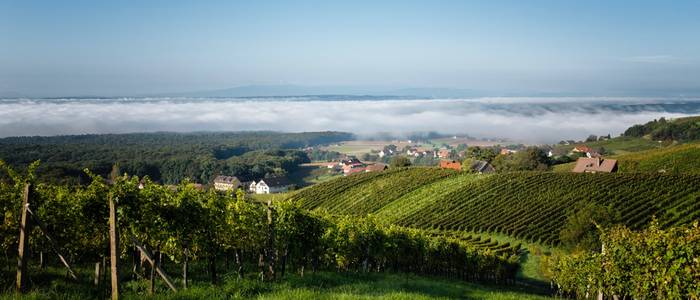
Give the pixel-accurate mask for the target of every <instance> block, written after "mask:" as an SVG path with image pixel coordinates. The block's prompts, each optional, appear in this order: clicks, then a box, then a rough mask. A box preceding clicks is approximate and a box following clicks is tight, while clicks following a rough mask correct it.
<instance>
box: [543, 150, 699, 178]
mask: <svg viewBox="0 0 700 300" xmlns="http://www.w3.org/2000/svg"><path fill="white" fill-rule="evenodd" d="M610 158H614V159H617V160H618V166H619V170H618V171H619V172H659V171H661V170H663V171H666V172H677V173H700V143H697V142H696V143H690V144H681V145H674V146H670V147H664V148H657V149H650V150H644V151H638V152H630V153H625V154H620V155H613V156H610ZM575 164H576V163H568V164H561V165H557V166H554V171H555V172H570V171H571V170H572V169H573V168H574V165H575Z"/></svg>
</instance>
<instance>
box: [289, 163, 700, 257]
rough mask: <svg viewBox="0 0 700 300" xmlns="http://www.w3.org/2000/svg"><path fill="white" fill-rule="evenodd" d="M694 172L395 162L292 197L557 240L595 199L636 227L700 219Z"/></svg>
mask: <svg viewBox="0 0 700 300" xmlns="http://www.w3.org/2000/svg"><path fill="white" fill-rule="evenodd" d="M699 197H700V175H699V174H673V173H666V174H658V173H618V174H572V173H534V172H533V173H508V174H496V175H472V174H465V173H459V172H446V171H445V170H440V169H430V168H414V169H411V168H409V169H400V170H394V171H390V172H384V173H368V174H359V175H353V176H348V177H345V178H340V179H335V180H331V181H328V182H324V183H321V184H318V185H315V186H312V187H310V188H307V189H303V190H301V191H299V192H298V193H296V194H294V195H293V196H292V199H294V200H296V201H301V203H302V205H303V206H304V207H305V208H308V209H317V210H327V211H328V212H330V213H334V214H343V215H365V214H374V215H376V216H378V217H379V218H381V219H382V220H384V221H386V222H389V223H394V224H398V225H403V226H408V227H415V228H425V229H434V228H439V229H453V230H465V231H476V232H483V231H485V232H496V233H503V234H506V235H509V236H513V237H516V238H522V239H527V240H533V241H541V242H544V243H552V244H557V243H558V242H559V232H560V230H561V229H562V228H563V226H564V225H565V223H566V220H567V215H568V214H569V213H571V212H572V210H573V207H575V206H576V204H578V203H596V204H599V205H602V206H607V207H609V208H610V209H611V210H612V211H613V212H615V213H616V214H618V217H619V221H620V222H621V223H624V224H626V225H628V226H630V227H631V228H641V227H643V226H644V225H646V224H647V223H648V222H649V221H650V220H651V219H652V218H653V216H656V217H657V218H658V219H659V221H660V222H661V224H662V225H664V226H671V225H678V224H687V223H690V222H692V221H693V220H697V219H698V218H700V201H698V198H699Z"/></svg>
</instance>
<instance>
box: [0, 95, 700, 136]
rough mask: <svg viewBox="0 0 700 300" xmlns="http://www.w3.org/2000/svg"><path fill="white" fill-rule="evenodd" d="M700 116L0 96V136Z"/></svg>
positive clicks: (579, 101) (588, 126)
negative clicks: (2, 98) (36, 98)
mask: <svg viewBox="0 0 700 300" xmlns="http://www.w3.org/2000/svg"><path fill="white" fill-rule="evenodd" d="M693 114H700V101H697V100H682V101H681V100H673V101H669V100H664V101H661V100H650V99H599V98H595V99H584V98H566V99H552V98H541V99H538V98H502V99H499V98H488V99H464V100H453V99H451V100H420V99H418V100H386V101H382V100H363V101H353V100H342V101H322V100H310V101H309V100H303V99H301V100H300V99H298V98H295V99H293V100H292V99H267V100H260V99H254V100H250V99H247V100H241V99H127V100H123V99H54V100H0V136H1V137H7V136H28V135H65V134H87V133H126V132H152V131H180V132H187V131H240V130H275V131H293V132H299V131H321V130H338V131H348V132H353V133H356V134H360V135H372V134H375V133H380V132H388V133H394V134H401V133H408V132H418V131H437V132H440V133H450V134H451V133H464V134H470V135H472V136H476V137H497V138H508V139H511V140H515V141H523V142H528V143H543V142H556V141H559V140H561V139H582V138H585V137H586V136H588V135H589V134H598V135H600V134H608V133H610V134H612V135H617V134H619V133H621V132H622V131H624V129H626V128H627V127H629V126H631V125H633V124H637V123H644V122H647V121H649V120H652V119H656V118H659V117H667V118H668V117H672V118H673V117H682V116H687V115H693Z"/></svg>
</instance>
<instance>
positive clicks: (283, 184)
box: [255, 177, 291, 194]
mask: <svg viewBox="0 0 700 300" xmlns="http://www.w3.org/2000/svg"><path fill="white" fill-rule="evenodd" d="M289 186H291V183H289V180H287V178H286V177H270V178H264V179H260V181H258V182H257V183H255V193H256V194H272V193H283V192H286V191H287V190H289Z"/></svg>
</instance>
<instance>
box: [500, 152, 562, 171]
mask: <svg viewBox="0 0 700 300" xmlns="http://www.w3.org/2000/svg"><path fill="white" fill-rule="evenodd" d="M491 164H493V167H494V168H496V170H497V171H499V172H513V171H544V170H547V169H548V168H549V165H550V164H551V161H550V159H549V157H547V152H545V151H544V150H543V149H540V148H537V147H528V148H527V149H525V150H523V151H518V152H516V153H513V154H508V155H498V156H496V157H495V158H494V159H493V161H491Z"/></svg>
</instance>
